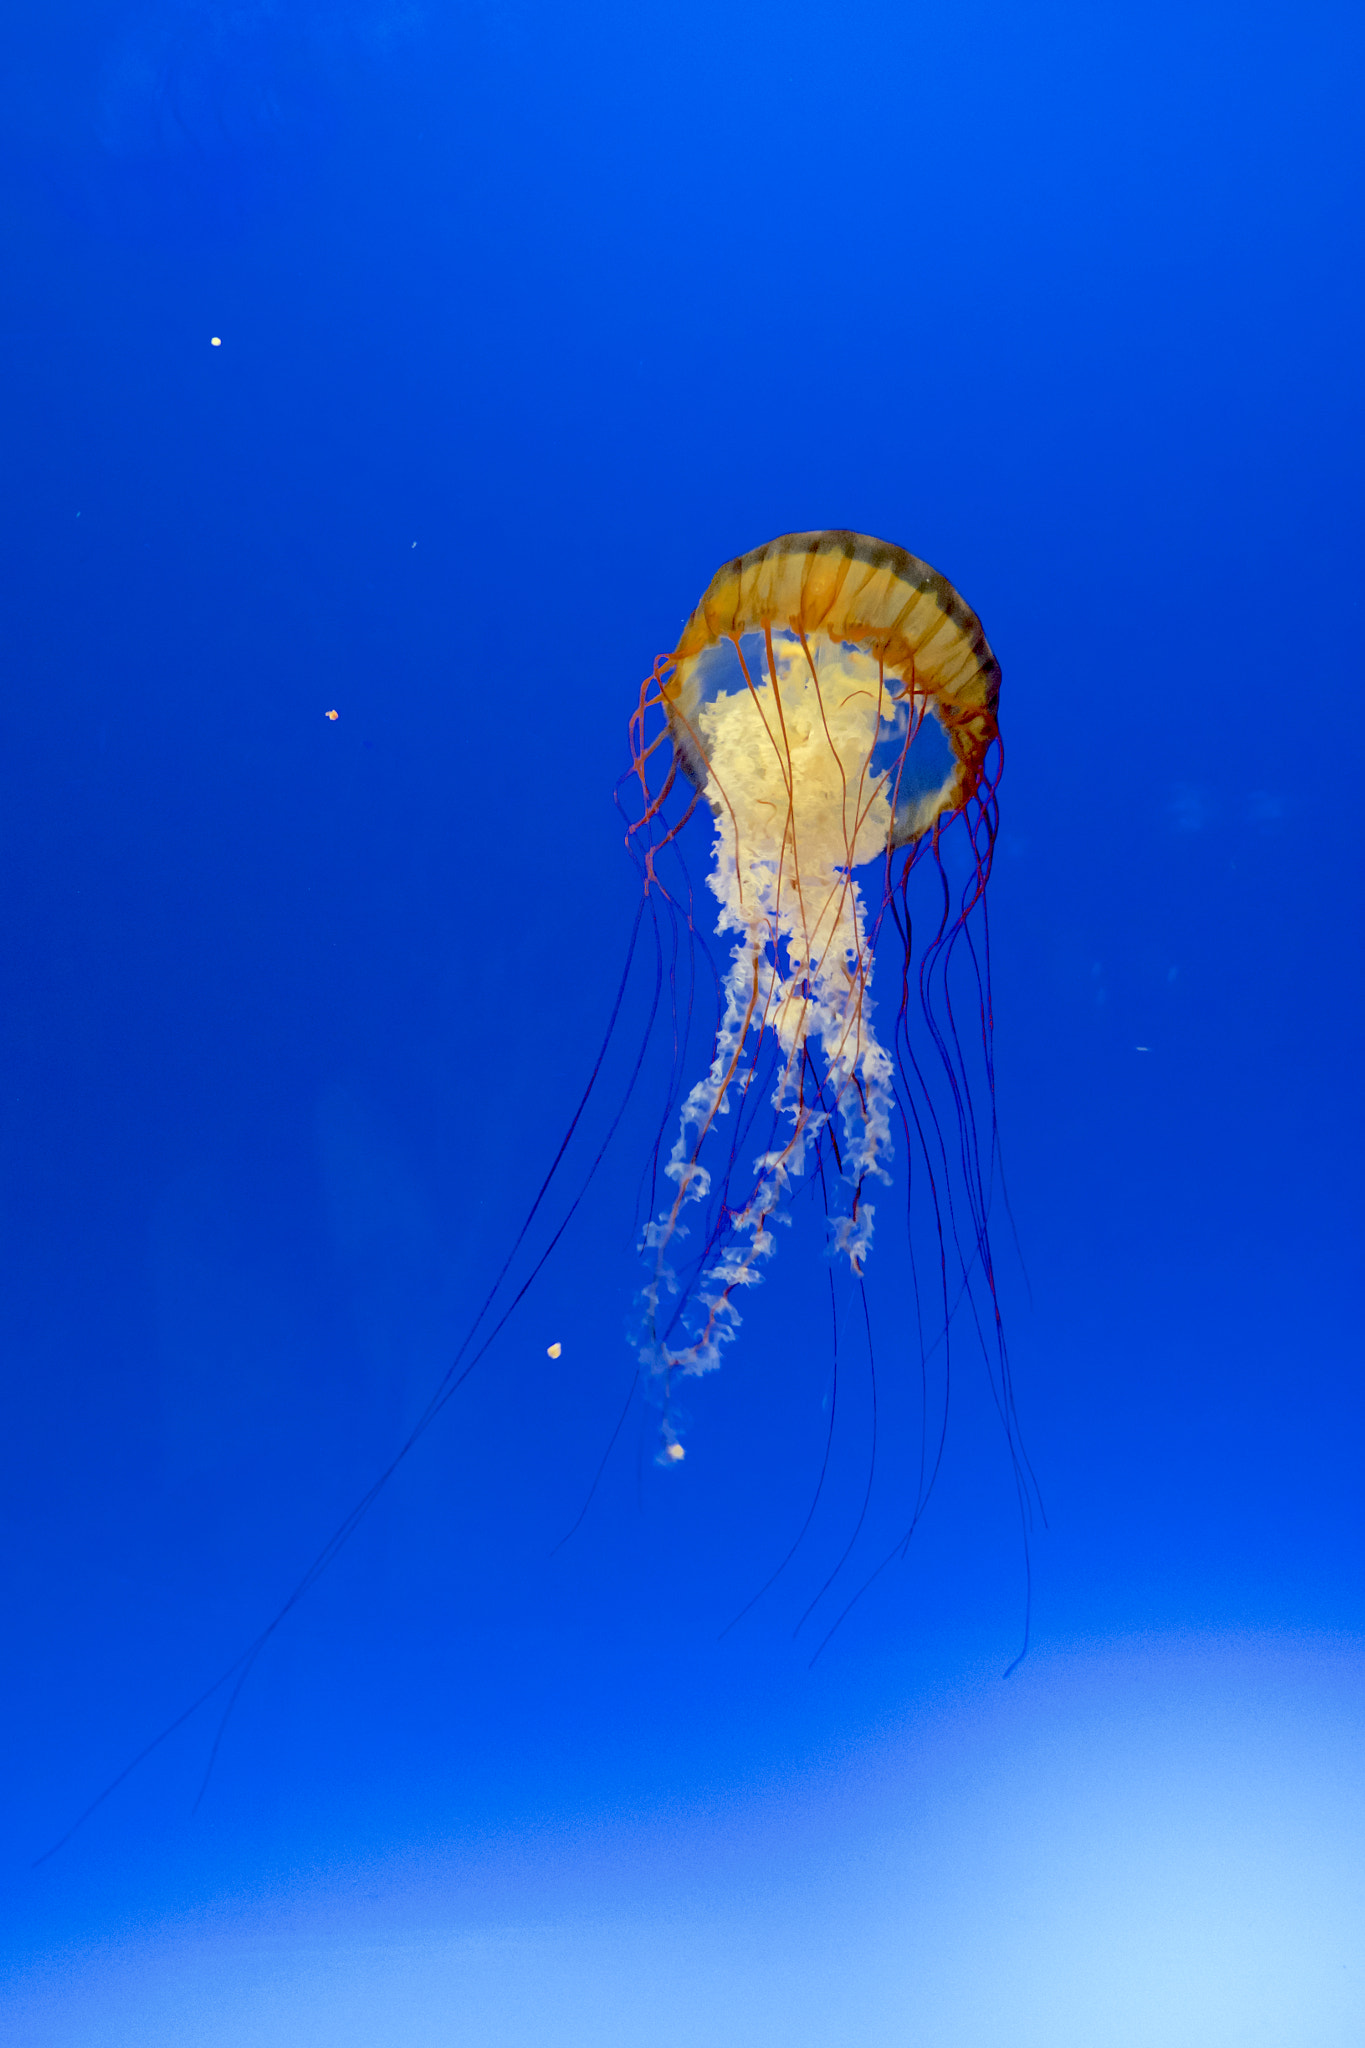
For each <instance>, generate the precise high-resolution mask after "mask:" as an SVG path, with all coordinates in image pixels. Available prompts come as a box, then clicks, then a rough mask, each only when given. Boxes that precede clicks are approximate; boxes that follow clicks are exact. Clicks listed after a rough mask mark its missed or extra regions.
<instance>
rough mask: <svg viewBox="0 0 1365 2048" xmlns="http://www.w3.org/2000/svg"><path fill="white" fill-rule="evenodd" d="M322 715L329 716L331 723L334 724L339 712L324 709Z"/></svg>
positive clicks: (339, 714)
mask: <svg viewBox="0 0 1365 2048" xmlns="http://www.w3.org/2000/svg"><path fill="white" fill-rule="evenodd" d="M322 715H323V717H324V718H330V719H331V721H332V723H333V725H335V724H336V722H337V720H338V719H339V718H340V716H341V713H340V712H339V711H324V712H323V714H322Z"/></svg>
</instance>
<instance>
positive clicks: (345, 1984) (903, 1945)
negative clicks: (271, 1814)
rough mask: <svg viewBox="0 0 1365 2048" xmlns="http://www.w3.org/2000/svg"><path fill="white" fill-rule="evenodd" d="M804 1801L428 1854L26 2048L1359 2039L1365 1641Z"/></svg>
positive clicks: (1137, 1686)
mask: <svg viewBox="0 0 1365 2048" xmlns="http://www.w3.org/2000/svg"><path fill="white" fill-rule="evenodd" d="M906 1722H907V1725H905V1726H904V1727H902V1728H901V1729H899V1730H888V1731H887V1732H886V1733H885V1735H884V1737H883V1739H882V1740H881V1741H880V1742H879V1743H878V1744H877V1745H876V1746H875V1747H869V1748H865V1749H863V1750H861V1751H859V1752H858V1753H856V1754H853V1755H850V1756H848V1757H846V1758H843V1759H841V1760H839V1761H838V1762H835V1761H834V1760H832V1759H831V1760H828V1761H827V1762H826V1764H825V1765H824V1766H823V1767H822V1768H818V1769H815V1770H812V1771H810V1772H809V1773H807V1774H805V1775H804V1776H802V1777H800V1778H795V1779H793V1780H792V1781H791V1782H788V1783H775V1784H769V1785H767V1786H765V1787H763V1788H762V1789H761V1790H757V1791H753V1790H750V1791H748V1792H736V1793H735V1794H734V1795H733V1796H732V1797H729V1798H716V1799H714V1800H712V1801H711V1802H709V1803H707V1804H702V1805H698V1804H691V1805H689V1804H687V1803H685V1802H683V1801H674V1802H671V1803H669V1802H665V1803H664V1804H662V1805H660V1806H658V1807H656V1808H655V1809H654V1810H653V1811H650V1812H646V1813H643V1814H641V1815H639V1816H638V1817H637V1818H636V1820H634V1821H633V1822H625V1821H621V1820H619V1819H618V1820H616V1821H608V1822H603V1823H600V1824H599V1825H597V1826H595V1827H585V1826H584V1825H582V1824H581V1823H580V1824H579V1825H578V1826H576V1827H563V1828H555V1829H551V1830H545V1831H532V1832H526V1833H522V1834H520V1835H519V1836H518V1837H516V1838H515V1839H504V1840H501V1841H496V1842H489V1841H487V1840H485V1841H483V1842H471V1843H470V1844H469V1845H467V1846H466V1847H463V1848H458V1847H455V1846H453V1845H452V1846H447V1847H446V1848H445V1849H441V1848H440V1847H438V1846H434V1845H431V1844H427V1845H424V1846H422V1847H420V1848H416V1847H415V1848H413V1849H412V1850H411V1851H410V1852H409V1853H406V1854H403V1853H393V1854H390V1855H389V1856H387V1857H385V1858H383V1859H382V1860H375V1861H371V1862H367V1863H364V1864H361V1865H357V1866H355V1867H346V1866H344V1865H343V1866H340V1867H337V1868H333V1869H331V1870H328V1871H326V1872H325V1873H316V1874H314V1875H313V1876H312V1877H311V1878H310V1879H308V1880H307V1881H304V1882H295V1881H290V1879H289V1878H288V1877H287V1876H286V1875H285V1874H283V1873H279V1874H277V1875H276V1878H275V1881H274V1883H273V1884H272V1885H271V1886H270V1887H269V1889H268V1890H266V1891H263V1892H257V1893H256V1894H254V1895H249V1896H233V1897H226V1898H219V1899H214V1900H212V1901H208V1902H206V1903H205V1904H204V1905H203V1906H202V1908H201V1909H200V1910H199V1911H198V1912H196V1913H195V1914H194V1915H193V1916H191V1917H190V1918H188V1919H179V1920H170V1921H166V1922H164V1923H163V1924H161V1925H158V1926H147V1927H138V1928H136V1929H129V1930H128V1931H127V1933H126V1934H125V1935H124V1937H123V1938H121V1939H119V1940H117V1941H114V1942H106V1943H103V1944H101V1945H99V1946H97V1947H94V1948H91V1949H88V1950H83V1951H80V1952H77V1953H72V1954H69V1955H67V1956H64V1957H62V1958H61V1959H60V1960H54V1959H52V1958H48V1959H46V1960H45V1961H43V1962H42V1963H41V1964H38V1965H36V1966H30V1967H29V1968H27V1969H23V1970H20V1971H18V1972H16V1974H15V1977H14V1978H13V1980H12V1982H11V1986H10V1989H9V1992H8V1996H7V1999H6V2005H7V2008H8V2012H9V2020H8V2030H7V2039H8V2040H9V2041H11V2042H12V2043H13V2044H14V2048H58V2044H62V2048H134V2044H145V2048H163V2044H164V2048H237V2044H248V2043H249V2044H251V2048H258V2044H259V2048H275V2044H279V2048H289V2044H297V2048H315V2044H316V2048H350V2044H352V2043H354V2044H357V2048H360V2044H389V2043H392V2044H394V2048H398V2044H411V2048H437V2044H444V2043H449V2042H466V2041H467V2042H470V2043H476V2042H477V2043H486V2044H488V2048H522V2044H526V2048H531V2044H535V2043H544V2042H553V2043H555V2044H557V2048H577V2044H579V2043H582V2044H585V2048H586V2044H602V2048H618V2044H620V2048H626V2044H633V2043H643V2042H646V2041H647V2042H651V2043H658V2044H660V2048H675V2044H676V2048H683V2044H689V2043H693V2042H701V2041H706V2042H713V2043H716V2044H718V2048H730V2044H735V2048H740V2044H744V2048H759V2044H762V2048H767V2044H770V2043H771V2044H773V2048H778V2044H783V2043H785V2044H792V2048H805V2044H808V2043H809V2044H811V2048H815V2044H818V2043H821V2042H827V2043H839V2044H844V2043H847V2044H849V2048H853V2044H856V2043H867V2044H869V2048H882V2044H885V2048H892V2044H895V2043H904V2042H913V2043H916V2044H923V2048H958V2044H961V2048H988V2044H992V2043H996V2042H1000V2041H1008V2042H1010V2043H1011V2044H1018V2048H1089V2044H1092V2043H1096V2042H1103V2043H1105V2044H1111V2048H1149V2044H1152V2043H1160V2044H1162V2048H1282V2044H1285V2043H1290V2042H1292V2043H1297V2044H1305V2048H1307V2044H1310V2043H1311V2044H1313V2048H1350V2044H1353V2043H1354V2042H1356V2041H1358V2040H1359V2039H1360V2038H1361V2032H1362V2029H1363V2028H1365V1740H1362V1738H1363V1737H1365V1646H1360V1645H1351V1644H1345V1643H1337V1644H1332V1643H1323V1642H1317V1643H1315V1642H1305V1641H1298V1642H1294V1641H1280V1642H1275V1641H1266V1640H1254V1639H1244V1640H1210V1641H1204V1642H1201V1641H1199V1640H1198V1639H1186V1640H1184V1641H1160V1640H1146V1641H1139V1642H1122V1643H1114V1644H1108V1645H1102V1646H1100V1645H1097V1646H1094V1647H1092V1648H1090V1649H1087V1650H1082V1651H1077V1652H1075V1653H1073V1654H1071V1655H1068V1656H1062V1655H1053V1656H1048V1657H1044V1658H1039V1659H1037V1660H1035V1661H1034V1662H1033V1663H1032V1665H1031V1666H1028V1667H1025V1669H1024V1671H1023V1672H1021V1673H1020V1674H1019V1676H1018V1677H1017V1678H1016V1679H1014V1680H1011V1681H1010V1682H1009V1683H1008V1684H1002V1683H1001V1682H999V1681H990V1680H983V1681H981V1682H980V1683H979V1684H977V1685H976V1686H974V1687H972V1688H971V1689H970V1690H968V1691H965V1692H963V1693H962V1694H960V1695H959V1697H957V1698H956V1699H954V1700H952V1701H951V1702H948V1703H940V1704H938V1705H931V1704H929V1703H927V1702H920V1703H919V1704H918V1707H917V1708H916V1709H915V1710H912V1711H910V1712H909V1713H908V1714H907V1717H906Z"/></svg>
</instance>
